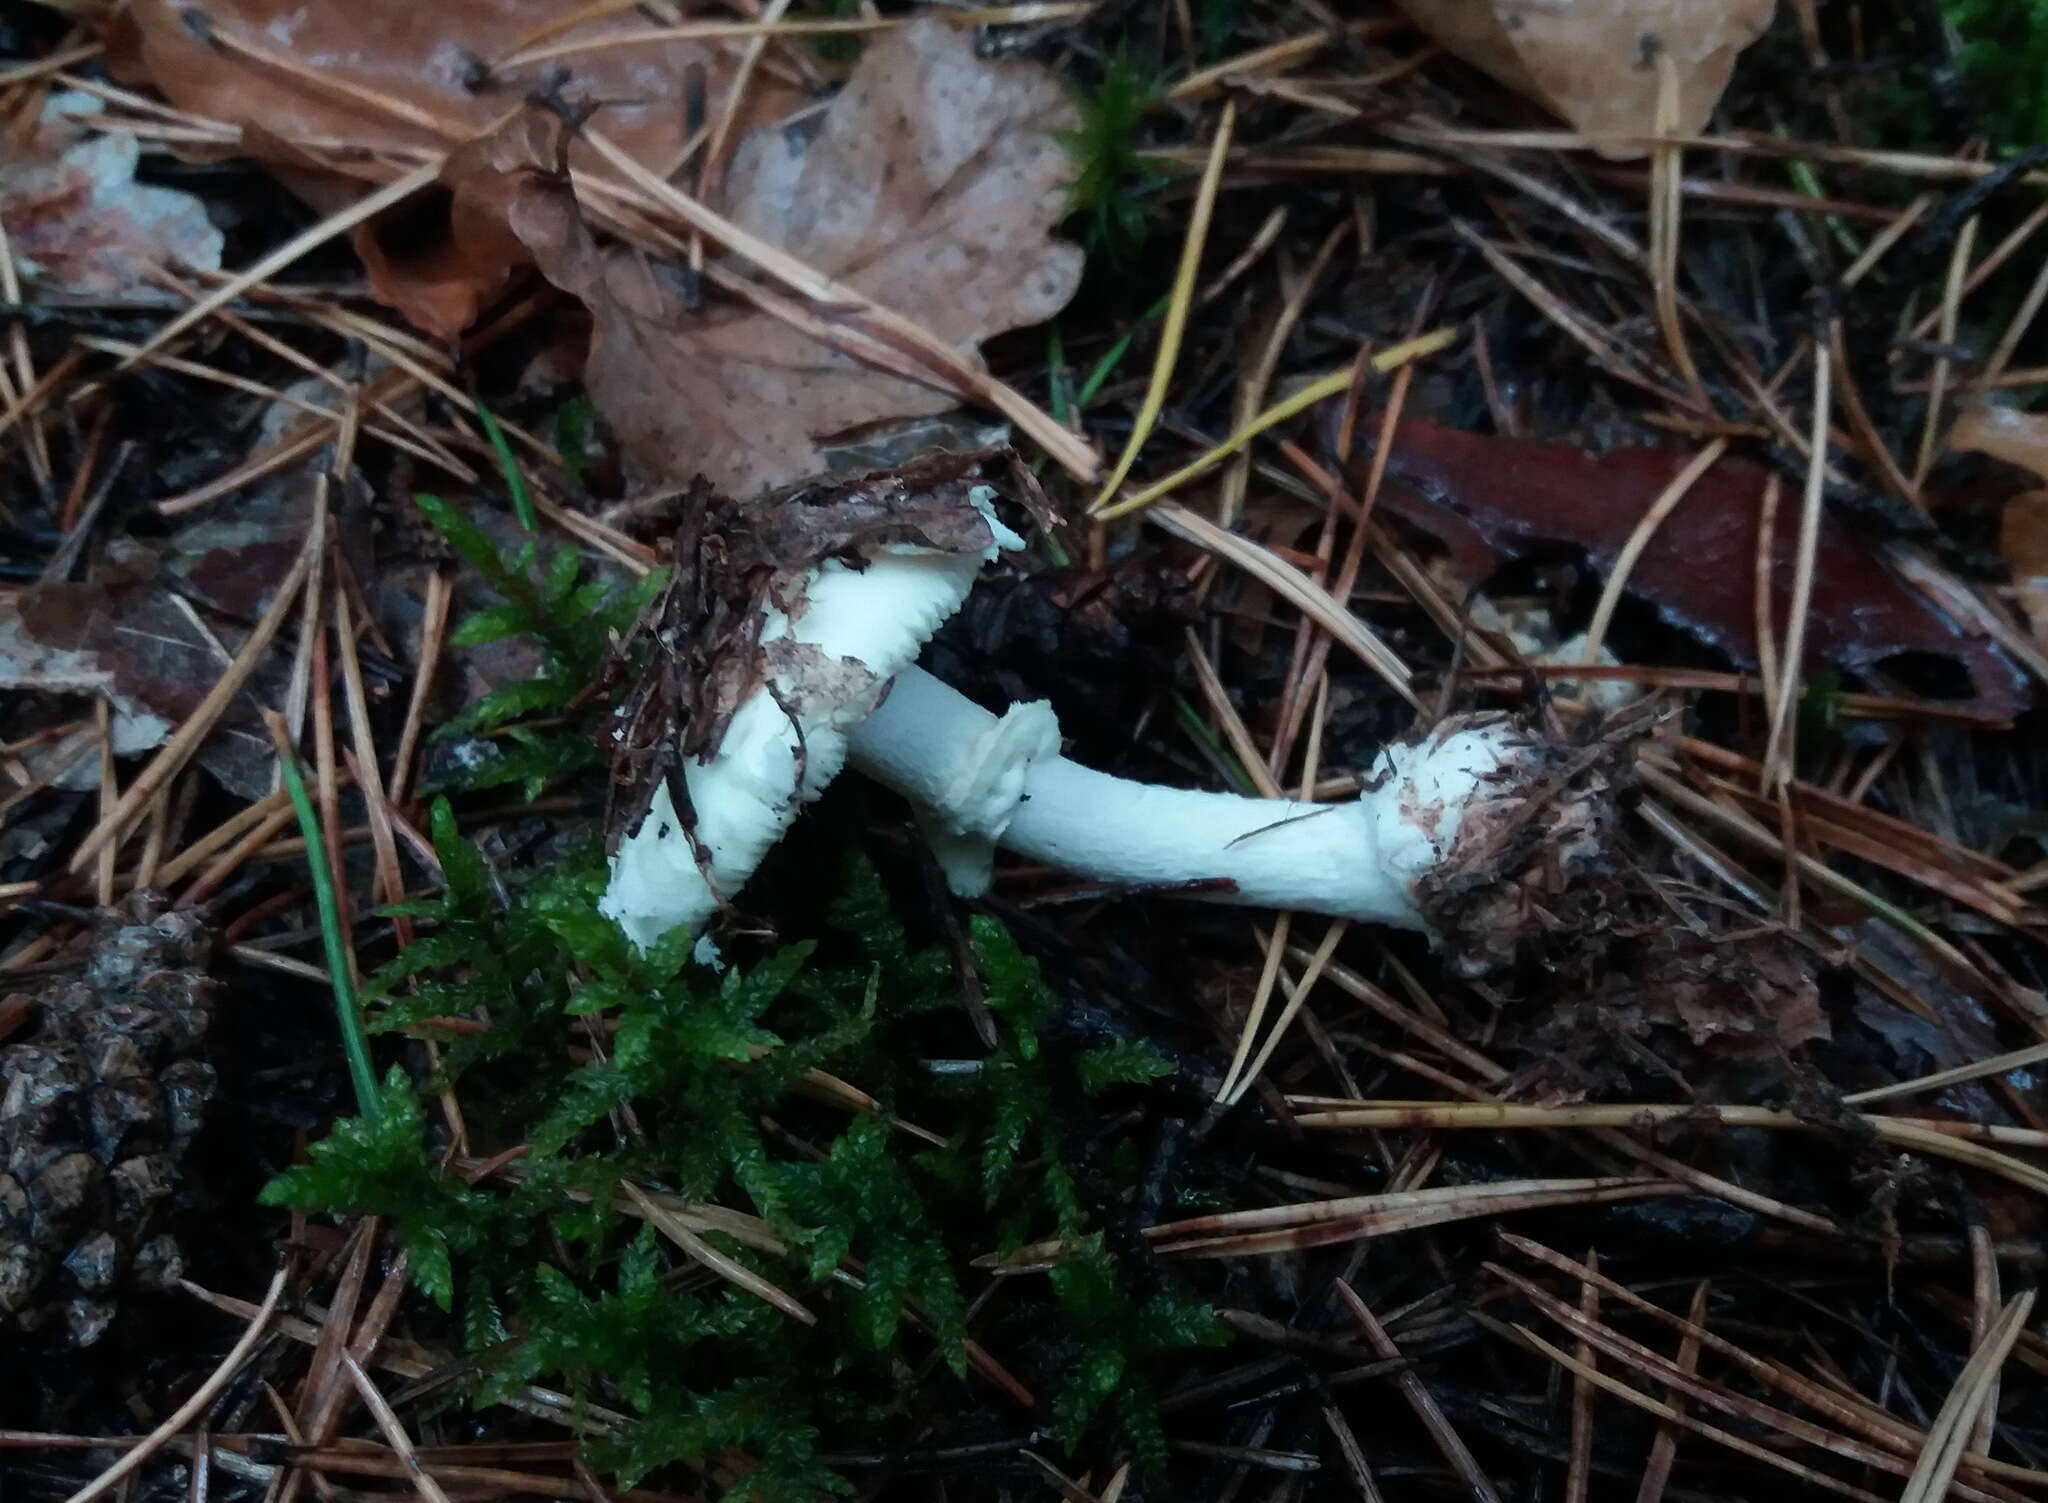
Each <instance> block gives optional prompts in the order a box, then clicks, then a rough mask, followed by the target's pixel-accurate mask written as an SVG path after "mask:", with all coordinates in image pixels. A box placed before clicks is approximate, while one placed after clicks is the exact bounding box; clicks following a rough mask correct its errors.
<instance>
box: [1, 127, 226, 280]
mask: <svg viewBox="0 0 2048 1503" xmlns="http://www.w3.org/2000/svg"><path fill="white" fill-rule="evenodd" d="M104 108H105V106H104V105H103V104H102V102H101V101H100V100H98V99H96V98H94V97H93V96H92V95H90V94H78V93H64V94H53V95H51V96H50V98H49V99H48V100H46V101H45V102H44V105H43V109H42V114H41V116H40V118H39V119H38V121H37V123H36V127H35V129H34V130H32V131H30V132H29V133H28V135H27V138H26V139H25V140H24V141H22V142H21V143H20V144H19V145H17V146H16V147H14V148H13V149H12V150H10V151H8V152H7V153H6V154H4V155H0V222H4V223H5V224H6V226H7V241H8V246H9V248H10V249H11V250H12V252H13V254H14V257H15V261H16V264H17V265H18V267H19V268H20V269H21V270H22V271H23V272H24V273H26V274H28V275H29V276H33V277H40V278H42V279H44V280H46V281H47V282H49V283H50V284H51V285H53V286H56V287H59V288H62V289H63V290H64V291H66V292H72V293H80V294H85V295H88V296H95V297H111V298H122V297H134V296H137V295H139V294H143V293H155V292H157V291H158V290H159V289H158V288H157V287H156V286H155V285H153V284H152V283H151V282H150V280H149V271H150V269H151V268H152V267H155V266H167V267H186V268H196V269H198V270H202V271H217V270H219V269H220V253H221V233H220V231H219V230H217V229H215V228H214V226H213V221H212V220H210V219H208V218H207V217H206V209H205V206H204V205H202V204H201V203H200V202H199V200H198V199H196V198H194V197H192V195H191V194H189V193H180V192H179V191H178V190H177V189H175V188H159V187H153V186H150V185H147V184H143V183H138V182H136V181H135V164H136V163H137V161H139V160H140V158H141V152H142V147H141V143H140V142H139V141H138V140H137V139H136V138H135V137H134V136H132V135H128V134H126V133H123V132H100V131H95V130H94V129H93V128H92V125H91V123H90V118H89V117H91V116H93V115H96V114H99V113H100V112H101V111H102V110H103V109H104Z"/></svg>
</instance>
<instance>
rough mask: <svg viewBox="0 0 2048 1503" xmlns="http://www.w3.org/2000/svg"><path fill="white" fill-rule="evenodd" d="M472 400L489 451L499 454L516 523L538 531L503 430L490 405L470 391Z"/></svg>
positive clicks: (522, 477)
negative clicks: (489, 447) (516, 516)
mask: <svg viewBox="0 0 2048 1503" xmlns="http://www.w3.org/2000/svg"><path fill="white" fill-rule="evenodd" d="M471 400H473V401H474V402H475V403H476V420H477V421H478V422H479V423H481V424H482V425H483V430H484V437H485V438H487V439H489V440H490V441H491V452H492V453H493V454H495V455H497V456H498V468H499V469H500V470H502V471H504V474H505V489H506V490H508V491H510V492H511V493H512V510H513V511H514V512H515V513H517V514H518V517H519V525H520V526H521V527H524V528H525V529H526V530H527V531H528V532H539V531H540V515H539V513H537V512H536V511H535V510H534V509H533V493H532V492H531V491H529V490H528V489H527V488H526V472H525V471H524V470H522V469H520V468H519V461H518V460H516V459H514V458H513V457H512V446H511V445H510V444H509V443H507V442H506V441H505V430H504V429H503V428H501V427H499V426H498V420H497V418H496V417H494V416H492V414H491V409H490V408H488V407H486V406H484V403H483V398H481V397H478V396H475V395H474V394H472V397H471Z"/></svg>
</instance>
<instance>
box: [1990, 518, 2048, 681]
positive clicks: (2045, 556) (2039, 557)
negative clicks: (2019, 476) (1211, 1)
mask: <svg viewBox="0 0 2048 1503" xmlns="http://www.w3.org/2000/svg"><path fill="white" fill-rule="evenodd" d="M1998 546H1999V549H2000V551H2001V552H2003V553H2004V554H2005V561H2006V563H2007V565H2009V566H2010V567H2011V569H2012V583H2013V593H2014V595H2015V596H2016V597H2017V598H2018V600H2019V604H2020V609H2021V610H2023V611H2025V612H2026V613H2027V621H2028V623H2029V624H2030V625H2031V626H2032V627H2033V628H2034V636H2035V637H2036V638H2038V639H2039V640H2040V642H2041V643H2042V644H2043V645H2044V646H2048V491H2022V492H2021V493H2020V494H2019V495H2017V496H2014V497H2013V498H2012V499H2011V500H2010V501H2008V502H2006V503H2005V516H2004V518H2003V520H2002V521H2001V522H2000V524H1999V530H1998Z"/></svg>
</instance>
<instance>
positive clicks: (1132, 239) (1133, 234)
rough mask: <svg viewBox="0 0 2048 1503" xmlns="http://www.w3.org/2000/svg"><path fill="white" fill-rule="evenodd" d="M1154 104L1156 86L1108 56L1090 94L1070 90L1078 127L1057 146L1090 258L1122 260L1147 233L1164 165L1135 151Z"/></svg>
mask: <svg viewBox="0 0 2048 1503" xmlns="http://www.w3.org/2000/svg"><path fill="white" fill-rule="evenodd" d="M1158 98H1159V80H1158V78H1157V76H1156V75H1155V74H1154V73H1152V72H1151V71H1149V70H1147V69H1145V68H1143V67H1141V66H1140V65H1139V64H1138V63H1136V62H1135V61H1133V60H1132V58H1131V56H1130V54H1129V53H1127V52H1121V51H1119V52H1114V53H1111V54H1110V55H1109V57H1108V58H1107V59H1106V60H1105V61H1104V63H1103V66H1102V76H1101V78H1100V79H1098V80H1097V81H1096V83H1095V85H1094V86H1093V87H1092V88H1076V89H1075V90H1074V99H1075V103H1076V104H1077V105H1078V107H1079V109H1080V112H1081V123H1080V125H1079V126H1078V127H1077V128H1075V129H1074V130H1071V131H1065V132H1062V133H1061V135H1060V142H1061V144H1062V145H1064V146H1065V147H1066V149H1067V154H1068V156H1069V157H1071V158H1072V160H1073V164H1074V180H1073V183H1072V185H1071V186H1070V187H1069V189H1068V208H1069V210H1070V211H1071V212H1072V214H1073V215H1074V217H1075V218H1076V219H1077V220H1078V221H1079V223H1080V226H1081V234H1082V238H1083V239H1084V240H1085V241H1086V242H1087V245H1088V249H1089V251H1090V252H1091V253H1094V254H1099V255H1102V256H1104V257H1106V258H1107V259H1109V260H1111V261H1128V260H1129V259H1131V258H1132V257H1133V256H1135V255H1136V254H1137V252H1138V251H1139V250H1140V249H1141V248H1142V247H1143V246H1144V243H1145V241H1146V239H1147V238H1148V237H1149V236H1150V235H1151V233H1152V203H1151V195H1150V194H1149V192H1148V191H1147V190H1148V189H1149V188H1150V187H1151V186H1152V184H1153V183H1154V182H1155V181H1157V180H1158V179H1159V178H1160V177H1161V176H1163V175H1164V174H1165V171H1166V169H1165V167H1164V166H1163V165H1162V164H1161V163H1159V162H1158V161H1156V160H1154V159H1153V158H1151V157H1148V156H1146V155H1145V153H1144V152H1143V151H1142V150H1140V148H1139V146H1138V125H1139V122H1140V121H1141V120H1143V118H1144V116H1145V112H1146V111H1147V110H1149V109H1151V108H1152V106H1153V104H1154V103H1155V102H1156V101H1157V100H1158Z"/></svg>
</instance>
